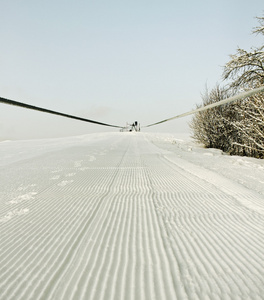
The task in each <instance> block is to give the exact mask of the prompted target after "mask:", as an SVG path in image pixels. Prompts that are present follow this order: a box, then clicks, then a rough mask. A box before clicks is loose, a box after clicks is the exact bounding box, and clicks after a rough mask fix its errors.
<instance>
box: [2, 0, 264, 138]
mask: <svg viewBox="0 0 264 300" xmlns="http://www.w3.org/2000/svg"><path fill="white" fill-rule="evenodd" d="M263 14H264V3H263V0H251V1H248V0H246V1H241V0H221V1H219V0H218V1H214V0H201V1H198V0H196V1H194V0H189V1H176V0H175V1H172V0H171V1H167V0H162V1H161V0H160V1H155V0H152V1H144V0H141V1H138V0H133V1H124V0H122V1H113V0H112V1H111V0H108V1H106V0H104V1H102V0H96V1H95V0H94V1H88V0H86V1H82V0H70V1H66V0H64V1H62V0H45V1H40V0H24V1H20V0H11V1H10V0H0V40H1V52H0V70H1V71H0V96H1V97H5V98H8V99H12V100H16V101H20V102H25V103H28V104H32V105H35V106H41V107H44V108H47V109H51V110H56V111H61V112H63V113H67V114H73V115H77V116H80V117H84V118H89V119H94V120H97V121H100V122H105V123H111V124H115V125H120V126H123V125H125V124H126V122H131V123H132V122H134V121H135V120H137V121H138V122H140V123H141V125H142V126H144V125H148V124H150V123H154V122H157V121H160V120H163V119H166V118H169V117H173V116H175V115H178V114H181V113H184V112H187V111H189V110H191V109H193V108H195V106H196V104H199V103H201V96H200V94H201V93H202V92H203V91H204V88H205V85H206V84H207V85H208V87H209V88H212V87H214V86H215V84H216V83H220V84H221V83H222V78H221V77H222V71H223V65H224V64H225V63H226V62H227V61H228V60H229V55H230V54H234V53H235V52H236V49H237V47H238V46H239V47H241V48H244V49H245V50H250V48H251V47H253V46H260V45H261V44H263V36H256V35H253V34H252V33H251V32H252V29H253V27H256V26H258V21H257V20H256V19H255V17H257V16H262V15H263ZM189 120H190V118H188V119H181V120H179V119H177V120H174V121H171V122H168V123H166V124H162V125H158V126H155V127H152V128H151V129H147V130H146V131H150V130H151V131H157V132H185V131H187V130H188V125H187V123H188V121H189ZM103 131H116V129H111V128H107V127H102V126H98V125H93V124H89V123H82V122H80V121H74V120H69V119H64V118H62V117H57V116H52V115H47V114H44V113H41V112H34V111H28V110H25V109H23V108H16V107H11V106H7V105H5V104H1V103H0V140H3V139H30V138H46V137H60V136H70V135H81V134H85V133H92V132H103Z"/></svg>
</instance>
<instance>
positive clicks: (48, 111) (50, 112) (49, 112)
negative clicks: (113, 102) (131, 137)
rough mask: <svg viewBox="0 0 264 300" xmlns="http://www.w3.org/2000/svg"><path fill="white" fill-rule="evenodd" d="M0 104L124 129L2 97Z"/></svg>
mask: <svg viewBox="0 0 264 300" xmlns="http://www.w3.org/2000/svg"><path fill="white" fill-rule="evenodd" d="M0 103H4V104H8V105H14V106H19V107H23V108H27V109H31V110H36V111H41V112H44V113H48V114H53V115H57V116H61V117H65V118H70V119H75V120H79V121H83V122H88V123H93V124H97V125H102V126H108V127H115V128H123V127H122V126H117V125H111V124H107V123H102V122H98V121H94V120H90V119H85V118H80V117H77V116H73V115H68V114H64V113H61V112H57V111H54V110H50V109H46V108H42V107H38V106H33V105H30V104H26V103H22V102H18V101H14V100H10V99H6V98H2V97H0Z"/></svg>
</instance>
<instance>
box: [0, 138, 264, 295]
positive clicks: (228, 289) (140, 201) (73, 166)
mask: <svg viewBox="0 0 264 300" xmlns="http://www.w3.org/2000/svg"><path fill="white" fill-rule="evenodd" d="M0 230H1V245H0V299H1V300H12V299H14V300H28V299H34V300H37V299H52V300H54V299H55V300H58V299H62V300H65V299H72V300H75V299H85V300H86V299H96V300H97V299H98V300H99V299H107V300H108V299H151V300H152V299H201V300H209V299H210V300H216V299H221V300H222V299H250V300H253V299H258V300H261V299H264V161H263V160H257V159H251V158H243V157H237V156H233V157H231V156H228V155H223V154H222V152H221V151H219V150H213V149H203V148H202V147H200V146H198V145H195V144H194V143H193V142H191V141H190V140H188V139H185V138H182V139H180V138H179V137H177V136H176V135H175V136H173V135H165V134H150V133H149V134H147V133H104V134H91V135H85V136H79V137H73V138H62V139H53V140H32V141H5V142H1V143H0Z"/></svg>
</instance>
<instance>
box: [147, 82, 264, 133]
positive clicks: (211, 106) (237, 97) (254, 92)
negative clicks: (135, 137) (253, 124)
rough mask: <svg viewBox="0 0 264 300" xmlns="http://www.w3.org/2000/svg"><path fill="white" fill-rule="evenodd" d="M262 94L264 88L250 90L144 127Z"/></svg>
mask: <svg viewBox="0 0 264 300" xmlns="http://www.w3.org/2000/svg"><path fill="white" fill-rule="evenodd" d="M261 92H264V86H261V87H259V88H256V89H253V90H250V91H247V92H244V93H241V94H238V95H236V96H233V97H230V98H227V99H224V100H221V101H218V102H215V103H212V104H208V105H206V106H203V107H200V108H197V109H194V110H191V111H188V112H186V113H183V114H180V115H177V116H175V117H172V118H169V119H165V120H162V121H159V122H156V123H153V124H150V125H147V126H143V127H151V126H154V125H158V124H161V123H165V122H168V121H171V120H174V119H178V118H183V117H186V116H189V115H192V114H195V113H197V112H199V111H204V110H207V109H210V108H213V107H216V106H220V105H223V104H227V103H230V102H233V101H235V100H239V99H243V98H246V97H249V96H253V95H255V94H257V93H261Z"/></svg>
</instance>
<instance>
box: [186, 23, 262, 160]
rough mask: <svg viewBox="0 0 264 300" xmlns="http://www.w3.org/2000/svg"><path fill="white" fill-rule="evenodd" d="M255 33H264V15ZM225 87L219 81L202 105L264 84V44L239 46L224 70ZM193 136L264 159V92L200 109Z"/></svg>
mask: <svg viewBox="0 0 264 300" xmlns="http://www.w3.org/2000/svg"><path fill="white" fill-rule="evenodd" d="M257 20H258V22H259V26H257V27H256V28H254V29H253V31H252V32H253V33H254V34H261V35H264V17H258V18H257ZM223 79H224V82H228V83H226V84H225V86H221V85H219V84H217V85H216V86H215V87H214V88H213V89H211V90H208V89H206V90H205V92H204V93H203V94H202V102H203V104H202V105H197V108H199V107H201V106H205V105H208V104H211V103H215V102H218V101H221V100H223V99H226V98H228V97H231V96H234V95H236V94H237V93H241V92H244V91H248V90H250V89H254V88H257V87H260V86H262V85H264V46H260V47H254V48H251V51H250V52H248V51H246V50H244V49H241V48H238V49H237V51H236V53H235V54H234V55H230V60H229V61H228V62H227V63H226V64H225V66H224V70H223ZM190 127H191V130H192V137H193V138H194V139H195V140H196V141H198V142H199V143H202V144H203V145H204V146H205V147H207V148H217V149H221V150H223V151H224V152H227V153H229V154H231V155H243V156H250V157H256V158H264V94H263V93H259V94H256V95H254V96H251V97H247V98H245V99H243V100H237V101H235V102H232V103H229V104H225V105H221V106H218V107H214V108H211V109H208V110H205V111H201V112H198V113H196V114H195V115H194V117H193V118H192V120H191V122H190Z"/></svg>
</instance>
